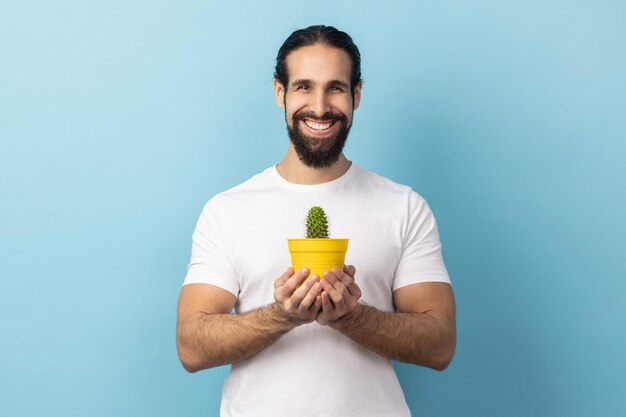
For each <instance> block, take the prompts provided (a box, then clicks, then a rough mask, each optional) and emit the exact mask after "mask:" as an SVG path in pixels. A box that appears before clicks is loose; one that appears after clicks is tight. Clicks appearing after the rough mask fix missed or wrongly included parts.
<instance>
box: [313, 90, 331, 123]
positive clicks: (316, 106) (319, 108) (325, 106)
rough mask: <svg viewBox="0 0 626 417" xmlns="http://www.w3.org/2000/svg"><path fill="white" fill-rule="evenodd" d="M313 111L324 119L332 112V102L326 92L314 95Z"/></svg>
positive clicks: (318, 92)
mask: <svg viewBox="0 0 626 417" xmlns="http://www.w3.org/2000/svg"><path fill="white" fill-rule="evenodd" d="M311 110H312V111H313V112H314V113H315V114H316V115H317V116H318V117H322V116H323V115H324V113H326V112H329V111H330V100H329V97H328V94H326V92H325V91H317V92H316V93H315V94H314V95H313V102H312V103H311Z"/></svg>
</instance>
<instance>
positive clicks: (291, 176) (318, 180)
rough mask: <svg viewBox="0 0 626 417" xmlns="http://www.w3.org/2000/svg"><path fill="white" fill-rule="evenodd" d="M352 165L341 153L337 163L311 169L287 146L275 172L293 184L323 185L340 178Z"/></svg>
mask: <svg viewBox="0 0 626 417" xmlns="http://www.w3.org/2000/svg"><path fill="white" fill-rule="evenodd" d="M351 165H352V162H351V161H348V160H347V159H346V157H345V156H344V154H343V152H342V153H341V155H339V159H338V160H337V162H335V163H334V164H332V165H331V166H329V167H326V168H311V167H308V166H306V165H304V164H303V163H302V161H300V158H298V155H297V154H296V151H295V149H294V148H293V145H292V144H291V143H290V144H289V149H287V154H286V155H285V157H284V158H283V160H282V161H280V162H279V163H278V165H276V170H277V171H278V173H279V174H280V176H281V177H283V178H284V179H286V180H287V181H289V182H292V183H294V184H304V185H313V184H323V183H325V182H329V181H332V180H335V179H337V178H339V177H341V176H342V175H343V174H345V173H346V171H348V169H349V168H350V166H351Z"/></svg>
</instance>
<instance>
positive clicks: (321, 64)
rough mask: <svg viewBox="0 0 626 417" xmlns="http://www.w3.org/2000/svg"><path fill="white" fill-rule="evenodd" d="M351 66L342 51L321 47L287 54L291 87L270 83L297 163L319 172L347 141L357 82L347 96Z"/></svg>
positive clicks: (356, 103)
mask: <svg viewBox="0 0 626 417" xmlns="http://www.w3.org/2000/svg"><path fill="white" fill-rule="evenodd" d="M351 70H352V62H351V60H350V57H349V55H348V54H347V53H346V52H345V51H344V50H342V49H338V48H332V47H329V46H326V45H322V44H315V45H311V46H305V47H302V48H299V49H296V50H295V51H293V52H291V53H290V54H289V55H287V72H288V74H289V84H288V85H287V86H286V88H285V87H284V86H283V85H282V84H280V83H279V82H278V81H276V80H274V88H275V91H276V101H277V102H278V105H279V106H280V107H282V108H284V109H285V120H286V121H287V130H288V132H289V138H290V140H291V142H292V143H293V145H294V148H295V150H296V153H297V154H298V157H299V158H300V160H301V161H302V162H303V163H304V164H305V165H307V166H309V167H313V168H323V167H328V166H331V165H332V164H333V163H335V162H336V161H337V160H338V158H339V155H340V154H341V151H342V150H343V147H344V145H345V143H346V139H347V138H348V132H349V131H350V127H351V126H352V116H353V112H354V110H356V108H357V107H358V106H359V101H360V98H361V83H359V84H358V85H357V86H356V87H355V91H354V104H353V97H352V94H351V92H350V73H351Z"/></svg>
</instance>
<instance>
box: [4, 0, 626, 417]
mask: <svg viewBox="0 0 626 417" xmlns="http://www.w3.org/2000/svg"><path fill="white" fill-rule="evenodd" d="M318 23H325V24H331V25H336V26H337V27H339V28H340V29H343V30H345V31H347V32H348V33H350V34H351V35H352V36H353V38H354V39H355V41H356V43H357V45H358V46H359V47H360V49H361V52H362V55H363V76H364V80H365V84H364V88H363V100H362V103H361V108H360V109H359V110H358V111H357V112H356V114H355V117H356V120H355V126H354V129H353V131H352V134H351V136H350V139H349V141H348V142H349V145H348V147H347V150H346V154H347V155H348V157H349V158H350V159H352V160H354V161H356V162H357V163H359V164H360V165H362V166H365V167H367V168H369V169H371V170H374V171H376V172H378V173H380V174H382V175H384V176H387V177H389V178H391V179H393V180H395V181H397V182H401V183H405V184H408V185H411V186H412V187H413V188H414V189H415V190H417V191H418V192H419V193H420V194H422V195H423V196H424V197H425V198H426V199H427V200H428V201H429V203H430V204H431V206H432V207H433V210H434V212H435V215H436V216H437V219H438V222H439V227H440V232H441V237H442V241H443V245H444V257H445V260H446V264H447V266H448V269H449V271H450V273H451V276H452V279H453V283H454V288H455V292H456V297H457V303H458V348H457V354H456V357H455V359H454V361H453V363H452V364H451V366H450V367H449V368H448V370H446V371H445V372H443V373H436V372H434V371H430V370H427V369H424V368H419V367H416V366H408V365H397V369H398V372H399V375H400V379H401V382H402V385H403V387H404V389H405V393H406V397H407V401H408V403H409V405H410V407H411V409H412V411H413V413H414V415H415V416H568V417H575V416H623V415H626V400H625V398H626V397H624V395H623V394H624V392H626V377H625V375H624V374H625V372H626V360H625V359H624V354H625V353H626V324H625V320H624V317H625V316H626V314H625V313H626V312H625V310H626V309H625V308H624V301H623V300H624V294H625V293H626V284H625V281H626V267H625V265H626V263H625V260H624V259H625V252H626V244H625V238H626V221H625V219H624V217H625V216H626V192H625V191H626V187H625V186H624V179H625V178H626V4H625V2H624V1H537V0H534V1H473V2H469V1H466V2H463V1H442V2H433V1H414V2H409V1H406V2H392V3H389V4H386V5H382V3H367V2H356V1H346V2H341V3H340V4H338V3H336V2H334V1H326V2H324V1H322V2H298V3H296V2H287V1H285V2H278V1H273V2H248V3H240V2H230V3H228V4H226V2H219V3H218V2H211V1H187V2H176V1H134V2H129V1H121V0H117V1H106V2H105V1H101V2H94V1H90V2H86V1H78V0H77V1H63V2H58V1H57V2H50V1H28V0H25V1H12V2H9V1H3V2H2V7H1V8H0V139H1V142H0V144H1V145H0V146H1V147H0V192H1V194H0V195H1V199H2V202H1V204H0V275H1V284H0V285H1V287H0V301H1V307H0V317H2V319H1V323H2V326H1V332H0V349H1V354H0V415H2V416H141V415H150V416H179V415H185V416H216V415H217V414H218V409H219V398H220V394H221V393H220V390H221V384H222V382H223V379H224V378H225V376H226V374H227V371H228V369H227V368H226V367H221V368H218V369H212V370H207V371H203V372H200V373H197V374H194V375H191V374H187V373H186V372H185V371H184V370H183V368H182V366H181V365H180V363H179V362H178V358H177V355H176V347H175V338H174V336H175V320H176V302H177V298H178V294H179V290H180V286H181V284H182V280H183V277H184V274H185V268H186V264H187V261H188V258H189V254H190V244H191V233H192V231H193V227H194V225H195V222H196V220H197V217H198V215H199V213H200V210H201V208H202V206H203V204H204V203H205V202H206V200H208V199H209V198H210V197H211V196H212V195H213V194H215V193H217V192H219V191H222V190H225V189H227V188H229V187H231V186H234V185H236V184H238V183H240V182H242V181H244V180H245V179H247V178H248V177H250V176H251V175H253V174H255V173H257V172H259V171H261V170H262V169H264V168H266V167H268V166H270V165H272V164H274V163H275V162H277V161H278V160H279V159H280V158H282V156H283V154H284V151H285V149H286V146H287V137H286V132H285V127H284V120H283V114H282V111H281V110H280V109H279V108H278V107H277V106H276V105H275V102H274V98H273V91H272V72H273V64H274V58H275V55H276V52H277V50H278V48H279V46H280V44H281V43H282V41H283V40H284V39H285V38H286V37H287V36H288V35H289V33H291V31H292V30H294V29H296V28H299V27H303V26H308V25H310V24H318ZM295 371H297V370H295ZM303 384H304V385H303V395H302V402H303V407H306V403H307V402H309V401H315V387H306V384H305V383H304V382H303Z"/></svg>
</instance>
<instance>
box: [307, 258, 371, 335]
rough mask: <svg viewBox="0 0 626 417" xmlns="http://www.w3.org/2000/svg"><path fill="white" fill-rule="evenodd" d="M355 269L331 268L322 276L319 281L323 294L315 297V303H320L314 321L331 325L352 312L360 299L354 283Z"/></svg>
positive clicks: (351, 267) (349, 267) (359, 291)
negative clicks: (320, 308)
mask: <svg viewBox="0 0 626 417" xmlns="http://www.w3.org/2000/svg"><path fill="white" fill-rule="evenodd" d="M355 274H356V268H354V266H352V265H345V266H344V267H343V271H341V270H340V269H339V268H333V269H332V270H331V271H328V272H326V273H325V274H324V279H323V280H322V281H320V284H322V288H323V290H324V291H323V292H322V293H321V294H320V295H319V296H318V297H317V299H316V300H315V301H316V302H318V299H319V302H321V304H322V311H320V313H319V315H318V316H317V318H316V320H317V322H318V323H319V324H321V325H322V326H328V325H332V324H333V323H334V322H335V321H336V320H337V319H339V318H340V317H343V316H345V315H346V314H348V313H350V312H352V311H354V309H355V308H356V307H357V301H358V300H359V298H361V289H360V288H359V286H358V285H356V282H354V275H355Z"/></svg>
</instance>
